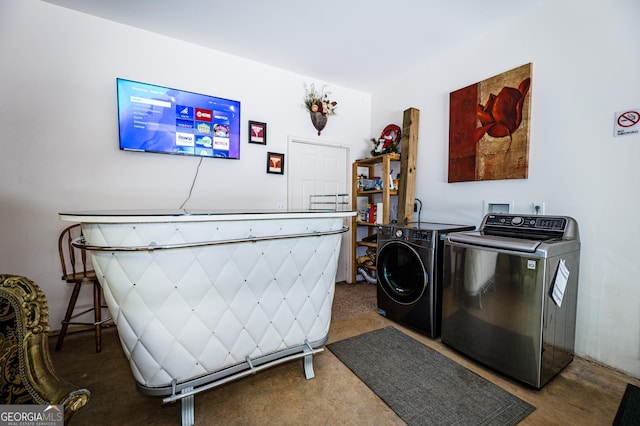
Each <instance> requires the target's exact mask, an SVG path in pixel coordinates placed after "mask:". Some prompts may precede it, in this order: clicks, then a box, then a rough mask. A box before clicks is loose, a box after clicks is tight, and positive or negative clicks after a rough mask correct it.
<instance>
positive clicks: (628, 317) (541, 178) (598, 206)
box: [372, 0, 640, 377]
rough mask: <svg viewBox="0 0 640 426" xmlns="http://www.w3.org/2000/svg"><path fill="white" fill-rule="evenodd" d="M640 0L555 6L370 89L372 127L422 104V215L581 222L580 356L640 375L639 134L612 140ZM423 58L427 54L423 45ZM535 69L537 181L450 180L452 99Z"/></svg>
mask: <svg viewBox="0 0 640 426" xmlns="http://www.w3.org/2000/svg"><path fill="white" fill-rule="evenodd" d="M639 18H640V3H638V2H637V1H636V0H612V1H610V2H583V1H574V0H572V1H561V2H558V1H553V0H548V1H546V2H543V4H542V5H541V6H540V7H539V8H537V9H536V10H533V11H532V12H531V14H530V15H529V16H525V17H523V18H521V19H518V20H516V21H513V22H507V23H505V24H504V26H503V27H501V28H496V29H494V30H492V32H491V33H490V34H489V35H488V36H486V37H482V38H479V39H476V40H471V41H469V43H468V44H467V45H465V46H463V47H462V48H460V49H458V50H456V51H451V52H448V53H447V54H446V55H444V56H442V57H441V58H438V60H436V61H433V62H431V63H428V64H425V65H424V67H421V68H419V69H415V70H412V71H411V72H409V73H407V75H406V76H405V78H403V79H402V81H397V82H390V83H389V85H388V86H387V87H385V88H383V89H381V90H380V91H378V92H376V93H374V94H373V112H372V125H373V126H374V127H375V126H376V125H378V126H382V125H383V123H387V122H391V121H393V117H396V116H397V113H398V111H400V110H402V109H404V108H406V107H408V106H413V107H416V108H418V109H420V137H419V148H418V164H417V168H416V170H417V173H416V175H417V189H416V197H417V198H419V199H420V200H422V202H423V203H424V209H423V214H422V218H423V219H428V220H435V221H444V222H453V223H465V224H474V225H476V226H477V225H479V223H480V221H481V218H482V215H483V200H493V201H513V202H514V203H515V210H516V211H518V212H529V210H528V209H529V205H530V203H531V202H533V201H544V202H545V203H546V213H547V214H557V215H569V216H573V217H575V218H576V220H577V221H578V223H579V226H580V232H581V242H582V248H581V267H580V282H579V297H578V318H577V338H576V340H577V341H576V352H577V353H578V354H579V355H582V356H586V357H588V358H592V359H594V360H597V361H599V362H601V363H604V364H607V365H609V366H613V367H615V368H617V369H620V370H623V371H625V372H627V373H630V374H632V375H634V376H636V377H640V362H639V361H640V267H639V265H640V245H639V244H638V241H640V226H639V225H638V221H637V219H636V217H637V212H638V211H639V210H640V197H639V196H638V193H639V189H640V167H638V159H639V158H640V135H633V136H624V137H613V117H614V112H616V111H623V110H626V109H627V108H637V107H640V84H638V76H639V75H640V54H639V52H640V50H639V49H638V48H637V46H636V45H633V47H632V46H630V45H629V44H628V42H630V41H637V40H640V26H638V22H637V21H638V19H639ZM416 54H420V51H419V48H418V49H416ZM528 62H532V63H533V79H532V88H531V100H532V112H531V143H530V151H529V154H530V156H529V178H528V179H526V180H510V181H509V180H503V181H486V182H467V183H454V184H449V183H447V160H448V151H447V150H448V131H449V123H448V120H449V113H448V111H449V93H450V92H452V91H454V90H457V89H460V88H462V87H465V86H467V85H469V84H472V83H475V82H478V81H481V80H483V79H485V78H488V77H492V76H494V75H497V74H500V73H502V72H504V71H507V70H510V69H512V68H515V67H517V66H520V65H523V64H525V63H528Z"/></svg>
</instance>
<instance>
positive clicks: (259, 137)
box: [249, 121, 267, 145]
mask: <svg viewBox="0 0 640 426" xmlns="http://www.w3.org/2000/svg"><path fill="white" fill-rule="evenodd" d="M249 143H259V144H261V145H266V144H267V123H260V122H259V121H249Z"/></svg>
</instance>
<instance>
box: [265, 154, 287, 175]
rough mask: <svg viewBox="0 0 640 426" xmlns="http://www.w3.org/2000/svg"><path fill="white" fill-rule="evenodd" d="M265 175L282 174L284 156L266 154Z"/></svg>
mask: <svg viewBox="0 0 640 426" xmlns="http://www.w3.org/2000/svg"><path fill="white" fill-rule="evenodd" d="M267 173H275V174H277V175H283V174H284V154H277V153H275V152H267Z"/></svg>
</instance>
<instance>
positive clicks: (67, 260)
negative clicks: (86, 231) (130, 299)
mask: <svg viewBox="0 0 640 426" xmlns="http://www.w3.org/2000/svg"><path fill="white" fill-rule="evenodd" d="M80 236H82V228H81V227H80V224H75V225H71V226H69V227H67V228H65V229H64V230H63V231H62V233H61V234H60V237H59V238H58V252H59V254H60V263H61V265H62V279H63V280H64V281H66V282H68V283H72V284H73V291H72V292H71V298H70V299H69V305H68V306H67V312H66V314H65V316H64V319H63V320H62V328H61V329H60V334H59V335H58V342H57V343H56V351H59V350H60V349H61V348H62V342H63V341H64V338H65V336H66V335H67V329H68V328H69V325H70V324H72V325H91V326H93V327H94V329H95V339H96V352H100V351H101V350H102V325H103V324H105V323H106V322H108V321H110V320H111V318H107V319H105V320H103V319H102V308H104V306H102V288H101V287H100V283H99V282H98V278H97V277H96V273H95V271H94V270H93V269H87V268H88V267H87V253H86V252H85V251H84V250H81V249H79V248H76V247H74V246H73V245H72V244H71V243H72V241H73V240H74V239H75V238H78V237H80ZM84 284H91V285H92V287H93V306H92V307H90V308H88V309H84V310H83V311H81V312H75V308H76V302H77V301H78V295H79V294H80V289H81V288H82V286H83V285H84ZM91 311H93V322H87V321H73V320H74V319H75V318H76V317H78V316H81V315H84V314H87V313H89V312H91Z"/></svg>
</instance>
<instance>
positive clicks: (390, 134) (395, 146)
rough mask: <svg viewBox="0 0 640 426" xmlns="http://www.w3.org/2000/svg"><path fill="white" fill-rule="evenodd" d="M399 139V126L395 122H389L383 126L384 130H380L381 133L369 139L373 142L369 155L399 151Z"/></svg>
mask: <svg viewBox="0 0 640 426" xmlns="http://www.w3.org/2000/svg"><path fill="white" fill-rule="evenodd" d="M400 140H401V131H400V127H399V126H397V125H395V124H389V125H388V126H387V127H385V128H384V130H382V133H381V134H380V137H379V138H378V139H377V140H376V139H371V142H373V149H372V150H371V155H373V156H374V157H375V156H377V155H383V154H389V153H392V152H395V153H397V152H400Z"/></svg>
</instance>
